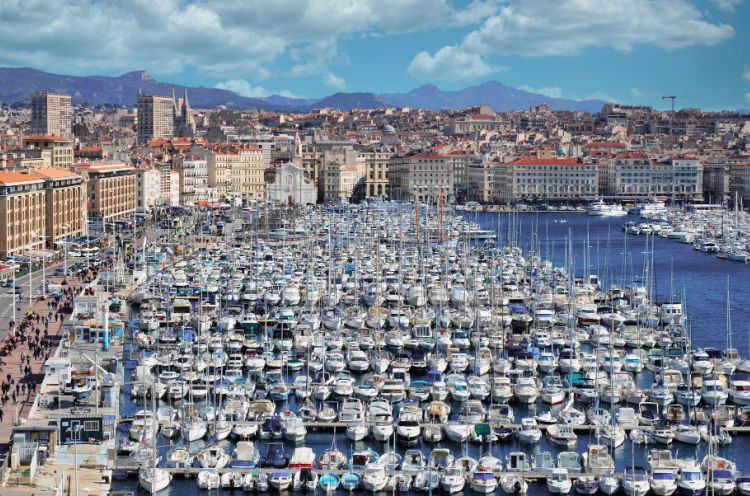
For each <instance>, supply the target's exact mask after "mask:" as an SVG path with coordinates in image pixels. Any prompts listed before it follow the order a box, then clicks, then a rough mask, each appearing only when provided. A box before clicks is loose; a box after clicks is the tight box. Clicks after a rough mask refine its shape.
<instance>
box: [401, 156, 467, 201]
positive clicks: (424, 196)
mask: <svg viewBox="0 0 750 496" xmlns="http://www.w3.org/2000/svg"><path fill="white" fill-rule="evenodd" d="M390 186H391V198H393V199H395V200H407V201H414V200H417V201H419V202H429V203H437V202H438V201H439V200H440V198H441V197H442V199H443V201H444V202H447V203H453V202H454V201H455V196H454V191H455V170H454V168H453V165H452V163H451V160H450V159H449V158H448V157H447V156H444V155H427V154H415V155H406V156H404V157H397V158H396V159H394V163H393V168H392V170H391V171H390Z"/></svg>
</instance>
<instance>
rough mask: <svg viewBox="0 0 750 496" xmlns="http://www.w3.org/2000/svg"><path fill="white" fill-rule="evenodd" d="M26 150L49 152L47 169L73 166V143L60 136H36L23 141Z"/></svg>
mask: <svg viewBox="0 0 750 496" xmlns="http://www.w3.org/2000/svg"><path fill="white" fill-rule="evenodd" d="M23 145H24V148H30V149H35V150H48V151H49V152H50V153H49V164H48V165H47V167H54V168H63V169H67V168H68V167H70V166H71V165H72V164H73V141H71V140H69V139H66V138H61V137H59V136H44V135H35V136H28V137H26V138H24V139H23Z"/></svg>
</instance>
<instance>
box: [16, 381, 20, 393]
mask: <svg viewBox="0 0 750 496" xmlns="http://www.w3.org/2000/svg"><path fill="white" fill-rule="evenodd" d="M20 388H21V384H19V383H17V384H16V394H18V390H19V389H20Z"/></svg>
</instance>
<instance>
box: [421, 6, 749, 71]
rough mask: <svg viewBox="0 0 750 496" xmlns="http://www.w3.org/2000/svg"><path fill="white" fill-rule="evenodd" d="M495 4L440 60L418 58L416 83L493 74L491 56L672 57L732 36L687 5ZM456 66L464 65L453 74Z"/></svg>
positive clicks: (426, 56)
mask: <svg viewBox="0 0 750 496" xmlns="http://www.w3.org/2000/svg"><path fill="white" fill-rule="evenodd" d="M490 2H491V0H487V1H485V2H481V4H478V5H477V6H475V7H474V9H476V10H477V11H480V12H486V11H487V10H488V9H489V6H492V7H495V11H494V12H493V13H492V15H489V17H487V18H486V19H485V20H484V22H483V23H482V25H481V26H480V27H479V28H478V29H475V30H474V31H471V32H470V33H468V34H467V35H466V36H464V38H463V39H462V40H461V41H460V43H458V44H455V45H448V46H445V47H443V48H441V49H440V50H438V51H437V52H436V53H435V54H434V55H431V54H430V53H428V52H420V53H418V54H417V55H416V56H415V57H414V59H413V60H412V62H411V64H410V65H409V73H410V74H411V75H412V76H415V77H417V76H426V75H431V76H432V75H435V76H439V75H440V71H441V70H445V71H446V73H447V76H444V77H442V78H438V79H475V78H477V77H480V76H482V75H487V74H488V73H490V72H493V71H491V70H490V67H491V66H490V65H489V64H488V63H487V62H485V60H484V59H482V57H486V56H495V55H520V56H525V57H535V56H555V55H575V54H578V53H580V52H582V51H583V50H585V49H587V48H590V47H609V48H612V49H615V50H618V51H622V52H628V51H630V50H632V49H633V48H634V47H635V46H637V45H656V46H658V47H661V48H663V49H666V50H672V49H677V48H683V47H687V46H691V45H715V44H717V43H720V42H721V41H723V40H726V39H728V38H731V37H732V36H734V28H732V26H729V25H727V24H720V23H719V24H717V23H711V22H709V21H707V20H705V19H704V18H703V14H702V13H701V12H700V11H699V10H698V9H697V8H696V7H695V6H694V5H693V4H692V3H690V1H689V0H619V1H617V2H601V0H534V1H524V0H509V1H507V2H503V3H501V4H499V5H494V4H492V5H489V4H490ZM475 3H476V2H474V3H472V4H470V6H469V8H467V11H468V10H470V9H471V8H472V7H471V6H472V5H475ZM488 5H489V6H488ZM636 13H637V15H635V14H636ZM459 17H460V16H459ZM452 60H453V61H456V62H460V63H461V65H459V67H458V68H456V67H451V64H450V63H449V61H452ZM472 67H473V68H474V69H477V73H475V74H470V73H463V75H462V72H463V71H462V69H466V68H472ZM467 74H468V75H467ZM472 76H473V77H472Z"/></svg>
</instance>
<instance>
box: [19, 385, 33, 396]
mask: <svg viewBox="0 0 750 496" xmlns="http://www.w3.org/2000/svg"><path fill="white" fill-rule="evenodd" d="M29 392H31V391H29ZM21 394H26V383H23V384H21Z"/></svg>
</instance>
